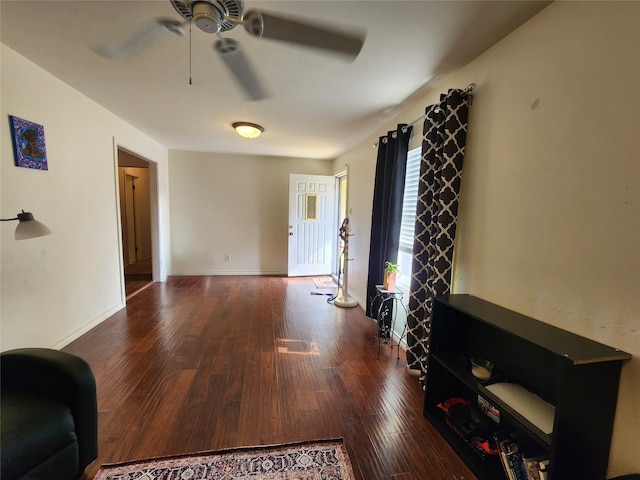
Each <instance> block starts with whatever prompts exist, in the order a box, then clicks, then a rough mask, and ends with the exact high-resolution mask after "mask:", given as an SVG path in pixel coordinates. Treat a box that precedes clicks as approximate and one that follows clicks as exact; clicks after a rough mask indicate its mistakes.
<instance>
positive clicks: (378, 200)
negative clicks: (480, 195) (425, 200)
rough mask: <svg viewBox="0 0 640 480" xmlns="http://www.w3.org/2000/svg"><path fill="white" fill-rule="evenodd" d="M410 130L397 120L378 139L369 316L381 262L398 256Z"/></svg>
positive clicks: (381, 272) (380, 278) (387, 308)
mask: <svg viewBox="0 0 640 480" xmlns="http://www.w3.org/2000/svg"><path fill="white" fill-rule="evenodd" d="M412 130H413V127H411V126H409V125H405V124H400V125H398V129H397V130H395V131H392V132H388V134H387V135H386V136H385V137H380V139H379V141H378V158H377V161H376V177H375V183H374V186H373V206H372V209H371V240H370V244H369V275H368V278H367V316H369V317H371V318H374V316H375V315H376V314H377V312H372V311H371V302H372V300H373V298H374V297H375V296H376V285H382V282H383V277H384V264H385V262H386V261H390V262H393V263H396V261H397V258H398V247H399V244H400V223H401V221H402V199H403V197H404V181H405V175H406V171H407V153H408V149H409V139H410V138H411V131H412ZM391 308H392V306H391V302H388V305H385V307H384V308H383V310H385V311H386V313H387V315H384V318H391V315H390V313H391ZM376 309H377V308H376ZM378 327H383V326H382V325H378Z"/></svg>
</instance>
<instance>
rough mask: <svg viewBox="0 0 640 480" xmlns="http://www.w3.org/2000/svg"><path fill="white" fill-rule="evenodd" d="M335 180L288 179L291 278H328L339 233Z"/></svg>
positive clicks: (313, 177)
mask: <svg viewBox="0 0 640 480" xmlns="http://www.w3.org/2000/svg"><path fill="white" fill-rule="evenodd" d="M334 201H335V179H334V177H330V176H325V175H300V174H295V173H292V174H290V175H289V269H288V270H289V276H290V277H300V276H305V275H329V274H331V266H332V261H333V252H334V250H335V248H334V247H335V244H336V242H337V241H338V240H337V239H338V231H337V229H336V222H335V211H334Z"/></svg>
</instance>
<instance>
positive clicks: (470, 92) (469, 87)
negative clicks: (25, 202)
mask: <svg viewBox="0 0 640 480" xmlns="http://www.w3.org/2000/svg"><path fill="white" fill-rule="evenodd" d="M477 87H478V86H477V85H476V84H475V83H470V84H469V85H467V88H465V89H464V90H463V93H466V94H467V95H468V96H469V105H473V93H474V91H475V89H476V88H477ZM436 112H437V110H436ZM424 117H425V116H424V115H421V116H419V117H418V118H416V119H415V120H414V121H413V122H411V123H408V124H407V126H405V127H402V133H407V127H408V126H410V125H415V124H416V123H418V122H419V121H421V120H424ZM383 141H384V140H383ZM385 143H386V142H385ZM377 146H378V142H376V143H374V144H373V148H376V147H377Z"/></svg>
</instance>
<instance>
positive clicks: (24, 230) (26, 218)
mask: <svg viewBox="0 0 640 480" xmlns="http://www.w3.org/2000/svg"><path fill="white" fill-rule="evenodd" d="M13 220H19V221H20V223H19V224H18V226H17V227H16V240H26V239H27V238H35V237H42V236H43V235H50V234H51V230H49V228H48V227H47V226H46V225H45V224H44V223H41V222H39V221H38V220H36V219H35V218H33V214H31V213H29V212H25V211H24V210H22V213H19V214H18V216H17V217H16V218H0V221H2V222H11V221H13Z"/></svg>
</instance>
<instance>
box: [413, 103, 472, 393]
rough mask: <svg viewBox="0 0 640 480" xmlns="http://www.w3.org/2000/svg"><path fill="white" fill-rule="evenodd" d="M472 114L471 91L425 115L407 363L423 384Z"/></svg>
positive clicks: (446, 284) (446, 280)
mask: <svg viewBox="0 0 640 480" xmlns="http://www.w3.org/2000/svg"><path fill="white" fill-rule="evenodd" d="M468 112H469V94H468V93H467V91H463V90H449V92H448V94H446V95H444V94H443V95H441V96H440V103H438V104H436V105H431V106H429V107H427V109H426V114H425V120H424V129H423V138H422V160H421V164H420V184H419V188H418V205H417V209H416V227H415V239H414V244H413V264H412V275H411V289H410V294H409V312H408V316H407V328H408V334H407V363H408V365H409V367H410V368H412V369H416V370H420V371H421V374H420V379H421V381H422V382H424V380H425V377H426V365H427V358H428V355H429V341H430V336H429V333H430V327H431V310H432V307H433V299H434V297H436V296H438V295H442V294H446V293H449V291H450V288H451V272H452V265H453V247H454V243H455V236H456V225H457V216H458V197H459V194H460V181H461V178H462V162H463V159H464V149H465V140H466V136H467V116H468Z"/></svg>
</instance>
